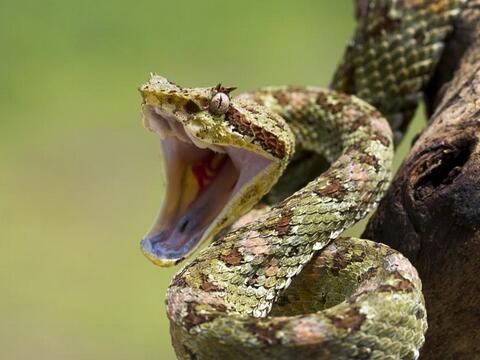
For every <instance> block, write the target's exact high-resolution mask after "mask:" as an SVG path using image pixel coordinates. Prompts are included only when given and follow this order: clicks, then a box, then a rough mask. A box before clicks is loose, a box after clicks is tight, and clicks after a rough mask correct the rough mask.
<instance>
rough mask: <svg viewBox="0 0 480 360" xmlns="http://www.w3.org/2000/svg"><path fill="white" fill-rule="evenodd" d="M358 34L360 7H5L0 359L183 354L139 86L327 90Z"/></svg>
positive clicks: (0, 20) (145, 3)
mask: <svg viewBox="0 0 480 360" xmlns="http://www.w3.org/2000/svg"><path fill="white" fill-rule="evenodd" d="M353 29H354V21H353V4H352V2H351V1H318V0H317V1H314V0H310V1H309V0H302V1H295V2H293V1H286V0H276V1H249V0H244V1H220V0H213V1H198V0H188V1H187V0H185V1H180V0H179V1H169V2H166V1H163V0H155V1H149V0H138V1H134V2H132V1H123V0H122V1H120V0H118V1H103V2H102V1H93V0H84V1H68V0H62V1H57V0H55V1H52V0H44V1H41V2H39V1H33V0H18V1H15V2H14V1H8V2H7V1H2V2H1V3H0V55H1V62H0V165H1V174H0V189H1V190H0V191H1V193H0V194H1V198H0V358H2V359H70V360H76V359H116V360H121V359H174V354H173V351H172V349H171V347H170V338H169V334H168V322H167V319H166V316H165V308H164V295H165V291H166V287H167V285H168V283H169V281H170V278H171V277H172V275H173V274H174V272H175V271H176V270H178V269H168V270H165V269H160V268H156V267H155V266H154V265H152V264H151V263H150V262H148V261H147V260H146V259H145V258H144V257H143V256H142V255H141V253H140V251H139V246H138V243H139V240H140V238H141V237H142V235H143V234H144V233H145V232H146V230H147V229H148V227H149V226H150V223H151V222H152V220H153V218H154V215H155V214H156V211H157V208H158V205H159V201H160V199H161V196H162V187H163V181H162V174H161V171H160V166H159V161H158V144H157V139H156V138H155V136H154V135H152V134H150V133H148V132H146V131H145V130H144V129H143V128H142V125H141V121H140V114H139V109H140V106H139V105H140V97H139V95H138V92H137V90H136V88H137V87H138V85H140V84H141V83H142V82H144V81H146V80H147V77H148V74H149V72H150V71H155V72H158V73H159V74H161V75H164V76H166V77H168V78H169V79H172V80H174V81H175V82H177V83H179V84H183V85H189V86H210V85H215V84H217V83H218V82H219V81H222V82H223V83H224V84H225V85H228V86H238V87H239V89H240V91H242V90H246V89H252V88H255V87H259V86H263V85H275V84H277V85H280V84H299V85H301V84H312V85H323V86H327V85H328V82H329V79H330V78H331V76H332V74H333V71H334V69H335V66H336V64H337V62H338V60H339V59H340V57H341V54H342V52H343V49H344V46H345V44H346V42H347V41H348V39H349V38H350V36H351V34H352V32H353ZM420 125H421V120H417V122H416V123H415V126H416V128H418V126H420ZM414 132H415V129H414ZM408 141H409V140H408V139H407V140H406V142H405V144H404V145H403V148H402V150H401V151H400V155H403V154H404V153H405V149H406V148H407V146H408ZM357 232H358V227H357Z"/></svg>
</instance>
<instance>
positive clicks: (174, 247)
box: [141, 107, 278, 267]
mask: <svg viewBox="0 0 480 360" xmlns="http://www.w3.org/2000/svg"><path fill="white" fill-rule="evenodd" d="M144 116H145V120H146V124H147V126H148V127H149V128H150V129H151V130H153V131H154V132H156V133H158V134H159V135H160V138H161V139H162V140H161V147H162V155H163V164H164V169H165V171H164V173H165V174H166V180H167V186H166V193H165V196H164V199H163V203H162V207H161V210H160V213H159V215H158V217H157V219H156V221H155V223H154V225H153V226H152V228H151V230H150V231H149V232H148V234H147V235H146V236H145V237H144V239H143V240H142V242H141V249H142V251H143V253H144V254H145V256H146V257H147V258H148V259H149V260H151V261H152V262H153V263H154V264H156V265H159V266H162V267H167V266H173V265H175V264H177V263H179V262H180V261H182V260H183V259H185V258H186V257H188V256H189V255H190V254H191V253H193V252H194V251H195V249H197V248H198V246H199V245H200V244H201V243H202V242H204V241H207V240H210V239H212V238H213V237H214V236H215V235H216V234H217V233H218V232H219V231H220V230H221V229H223V228H225V227H226V226H228V225H230V224H231V223H232V222H233V220H234V219H236V218H238V216H239V215H241V214H239V212H241V211H246V210H249V209H250V207H251V206H253V205H254V203H255V202H256V201H258V200H260V199H259V198H258V199H249V198H248V197H249V196H250V197H251V195H246V194H245V193H246V192H247V191H248V189H249V187H250V186H251V184H252V183H257V182H258V176H262V174H264V173H269V172H271V168H270V166H269V165H272V166H275V165H277V164H275V162H274V161H273V160H270V159H267V158H266V157H264V156H262V155H260V154H257V153H255V152H253V151H249V150H245V149H240V148H236V147H232V146H227V145H225V146H221V147H220V146H219V145H210V144H207V143H201V142H200V140H199V139H195V138H193V136H192V135H190V134H189V133H188V132H187V131H186V130H185V129H184V128H183V126H182V124H181V123H180V122H177V121H176V120H175V118H174V117H173V116H171V115H168V114H164V113H163V112H162V111H161V110H156V109H154V111H152V107H147V108H145V109H144ZM277 166H278V165H277ZM250 193H252V191H250ZM255 193H256V192H255ZM261 195H262V194H259V196H261ZM233 202H237V206H232V203H233ZM238 203H240V204H242V203H244V204H246V205H248V206H238ZM232 209H235V210H232ZM232 211H235V212H234V213H233V212H232Z"/></svg>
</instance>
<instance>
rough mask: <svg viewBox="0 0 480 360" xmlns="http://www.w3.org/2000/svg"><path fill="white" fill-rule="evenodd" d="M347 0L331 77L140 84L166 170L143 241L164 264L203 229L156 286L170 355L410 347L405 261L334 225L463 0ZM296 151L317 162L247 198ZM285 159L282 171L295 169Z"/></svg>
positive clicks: (418, 329)
mask: <svg viewBox="0 0 480 360" xmlns="http://www.w3.org/2000/svg"><path fill="white" fill-rule="evenodd" d="M359 3H360V5H359V9H358V10H359V14H360V15H361V16H360V19H361V20H360V22H359V27H358V29H357V31H356V34H355V36H354V40H353V41H352V43H351V44H350V45H349V47H348V48H347V52H346V55H345V57H344V59H343V62H342V64H341V66H340V68H339V70H338V71H337V73H336V75H335V77H334V80H333V83H332V88H333V89H335V90H324V89H320V88H315V87H270V88H264V89H260V90H257V91H253V92H249V93H245V94H242V95H240V96H238V97H234V98H232V97H231V96H230V93H231V91H233V89H232V88H225V87H223V86H221V85H218V86H216V87H211V88H183V87H180V86H178V85H176V84H174V83H172V82H170V81H168V80H166V79H164V78H163V77H160V76H158V75H152V76H151V78H150V81H149V82H148V83H146V84H145V85H143V86H142V87H141V88H140V92H141V94H142V96H143V99H144V103H143V113H144V121H145V125H146V127H147V128H148V129H150V130H152V131H154V132H155V133H157V134H158V135H159V136H160V138H161V139H162V140H161V143H162V149H163V152H162V154H163V165H164V168H165V172H166V174H167V194H166V196H165V199H164V200H163V205H162V209H161V211H160V214H159V216H158V218H157V220H156V222H155V223H154V225H153V226H152V229H151V230H150V231H149V233H148V234H147V235H146V236H145V238H144V239H143V240H142V250H143V252H144V253H145V255H146V256H147V257H148V258H149V259H150V260H152V261H153V262H154V263H156V264H157V265H160V266H170V265H173V264H176V263H178V262H180V261H181V260H183V259H184V258H185V257H186V256H188V255H190V254H191V253H192V252H193V251H194V250H195V249H196V248H197V247H198V246H199V244H200V243H203V242H204V241H210V240H212V239H214V240H213V242H212V243H211V244H210V245H209V246H208V247H207V248H205V249H204V250H202V251H201V252H200V253H199V254H198V256H197V257H196V258H195V259H194V260H193V261H192V262H190V263H189V264H187V265H186V267H185V268H183V269H182V270H181V271H180V272H179V273H177V275H176V276H175V278H174V279H173V281H172V283H171V285H170V287H169V290H168V294H167V314H168V317H169V319H170V323H171V327H170V332H171V336H172V342H173V346H174V348H175V351H176V354H177V356H178V358H180V359H294V358H299V359H416V358H418V356H419V350H420V348H421V346H422V345H423V342H424V334H425V332H426V329H427V322H426V321H427V320H426V311H425V307H424V301H423V296H422V293H421V282H420V280H419V278H418V275H417V273H416V271H415V269H414V268H413V267H412V265H411V264H410V263H409V262H408V260H406V259H405V258H404V257H403V256H402V255H401V254H399V253H398V252H396V251H394V250H392V249H390V248H388V247H387V246H385V245H381V244H377V243H373V242H370V241H368V240H361V239H355V238H340V237H339V235H340V234H341V233H342V231H343V230H344V229H346V228H348V227H349V226H351V225H352V224H353V223H355V222H356V221H358V220H359V219H361V218H362V217H363V216H365V215H366V214H367V213H368V212H369V211H370V210H371V209H372V208H373V207H374V206H375V205H376V203H377V202H378V201H379V199H380V198H381V196H382V195H383V193H384V191H385V189H386V188H387V186H388V184H389V179H390V176H391V174H390V168H391V160H392V156H393V143H394V140H393V136H392V130H391V129H393V131H394V132H395V133H396V132H398V131H402V129H403V128H404V127H405V124H406V123H408V120H409V119H410V118H411V116H412V114H413V112H414V110H415V108H416V106H417V103H418V101H419V100H420V98H421V96H422V89H423V88H424V87H425V85H426V83H427V82H428V80H429V78H430V76H431V74H432V72H433V70H434V69H435V65H436V63H437V62H438V60H439V57H440V55H441V51H442V49H443V41H444V39H445V37H446V36H447V35H448V33H449V31H451V29H452V28H451V25H450V24H451V23H452V21H453V19H454V17H455V16H457V15H458V14H459V12H460V10H461V7H462V6H463V4H464V1H461V0H457V1H454V0H435V1H433V0H432V1H427V0H398V1H396V0H378V1H360V2H359ZM347 94H356V95H357V96H358V97H356V96H353V95H347ZM360 98H361V99H363V100H360ZM369 104H371V105H369ZM373 106H375V108H374V107H373ZM377 109H378V110H377ZM382 114H383V116H385V117H386V119H387V120H388V122H387V120H385V119H384V117H383V116H382ZM300 149H301V151H307V152H312V153H315V154H319V155H321V156H323V157H324V158H325V159H326V160H328V162H329V163H330V164H331V165H330V167H329V169H328V170H327V171H325V172H324V173H323V174H321V175H320V176H318V177H316V178H315V179H314V180H313V181H311V182H309V183H308V184H307V185H306V186H304V187H303V188H301V189H300V190H298V191H296V192H294V193H293V194H292V195H290V196H288V197H287V198H286V199H284V200H283V201H281V202H279V203H277V204H275V205H273V206H272V207H268V206H261V207H260V206H257V207H255V208H254V206H255V204H257V203H258V202H259V201H260V199H261V198H262V196H264V195H265V194H267V193H268V192H269V191H270V189H271V188H272V186H273V185H274V184H275V183H276V182H277V180H278V179H279V178H280V177H281V176H282V174H283V173H284V171H285V169H286V168H287V165H288V164H289V163H290V162H292V157H293V155H294V151H295V150H297V151H300ZM289 171H290V175H288V171H287V174H286V175H283V176H284V178H285V176H292V174H294V176H297V177H302V174H301V173H296V174H295V172H294V169H290V170H289ZM252 208H253V210H252ZM232 224H233V226H232Z"/></svg>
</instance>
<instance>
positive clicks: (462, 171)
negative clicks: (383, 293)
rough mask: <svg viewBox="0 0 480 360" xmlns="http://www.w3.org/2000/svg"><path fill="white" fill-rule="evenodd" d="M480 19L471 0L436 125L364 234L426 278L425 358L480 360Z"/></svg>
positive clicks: (445, 70)
mask: <svg viewBox="0 0 480 360" xmlns="http://www.w3.org/2000/svg"><path fill="white" fill-rule="evenodd" d="M359 1H360V2H361V1H362V0H359ZM479 19H480V0H471V1H469V3H468V6H467V8H466V9H465V10H464V12H463V14H462V16H461V17H460V18H459V19H458V21H457V23H456V26H455V32H454V34H453V36H452V38H451V39H450V40H449V43H448V45H447V48H446V51H445V54H444V57H443V59H442V61H441V63H440V64H439V66H438V70H437V73H436V75H435V76H434V79H433V80H432V81H431V83H430V86H429V88H428V90H427V93H426V99H425V100H426V103H427V112H429V115H432V116H431V120H430V122H429V125H428V127H427V128H426V129H425V130H424V131H423V133H422V134H421V135H420V137H419V138H418V140H417V141H416V143H415V144H414V146H413V148H412V149H411V151H410V154H409V155H408V157H407V159H406V160H405V162H404V164H403V165H402V167H401V169H400V170H399V172H398V174H397V175H396V177H395V179H394V181H393V183H392V186H391V187H390V189H389V191H388V193H387V195H386V196H385V198H384V199H383V200H382V202H381V204H380V206H379V208H378V210H377V212H376V214H375V215H374V216H373V217H372V219H371V221H370V223H369V224H368V226H367V229H366V231H365V234H364V237H365V238H369V239H374V240H375V241H378V242H382V243H385V244H388V245H390V246H391V247H393V248H395V249H397V250H399V251H401V252H402V253H403V254H404V255H406V256H407V257H408V258H409V259H410V260H411V261H412V263H413V264H414V265H415V266H416V268H417V270H418V271H419V273H420V276H421V278H422V282H423V286H424V294H425V299H426V305H427V311H428V319H429V330H428V332H427V340H426V343H425V346H424V348H423V351H422V359H479V358H480V275H479V273H480V260H479V259H480V141H479V140H480V20H479Z"/></svg>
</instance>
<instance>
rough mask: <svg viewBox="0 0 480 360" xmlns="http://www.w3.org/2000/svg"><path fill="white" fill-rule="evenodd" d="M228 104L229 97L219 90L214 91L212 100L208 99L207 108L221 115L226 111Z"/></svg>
mask: <svg viewBox="0 0 480 360" xmlns="http://www.w3.org/2000/svg"><path fill="white" fill-rule="evenodd" d="M229 106H230V98H229V97H228V95H227V94H225V93H222V92H219V93H216V94H215V95H214V96H213V98H212V100H210V107H209V110H210V112H211V113H212V114H215V115H223V114H225V113H226V112H227V110H228V107H229Z"/></svg>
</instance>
